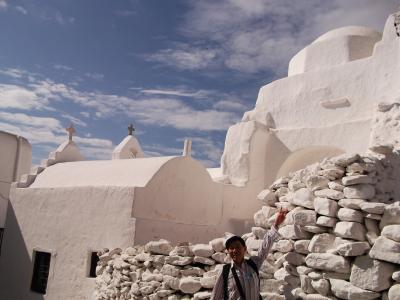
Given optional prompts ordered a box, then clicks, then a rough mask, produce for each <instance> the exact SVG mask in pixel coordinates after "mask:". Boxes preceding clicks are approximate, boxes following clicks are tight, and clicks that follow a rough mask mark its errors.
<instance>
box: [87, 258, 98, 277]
mask: <svg viewBox="0 0 400 300" xmlns="http://www.w3.org/2000/svg"><path fill="white" fill-rule="evenodd" d="M98 262H99V257H98V256H97V252H92V253H91V254H90V270H89V277H92V278H95V277H96V267H97V263H98Z"/></svg>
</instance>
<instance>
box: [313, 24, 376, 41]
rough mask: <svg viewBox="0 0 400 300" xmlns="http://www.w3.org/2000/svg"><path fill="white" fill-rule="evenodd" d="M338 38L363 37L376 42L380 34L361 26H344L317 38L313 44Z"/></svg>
mask: <svg viewBox="0 0 400 300" xmlns="http://www.w3.org/2000/svg"><path fill="white" fill-rule="evenodd" d="M340 36H363V37H369V38H370V39H371V40H375V41H376V42H377V41H380V40H381V39H382V33H380V32H378V31H376V30H373V29H371V28H368V27H363V26H346V27H341V28H337V29H334V30H331V31H328V32H327V33H324V34H323V35H321V36H320V37H319V38H317V39H316V40H315V41H314V42H313V44H314V43H317V42H321V41H325V40H330V39H334V38H337V37H340Z"/></svg>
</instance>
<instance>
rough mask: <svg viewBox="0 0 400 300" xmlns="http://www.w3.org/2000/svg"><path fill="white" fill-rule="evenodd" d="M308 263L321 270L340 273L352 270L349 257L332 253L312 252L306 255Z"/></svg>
mask: <svg viewBox="0 0 400 300" xmlns="http://www.w3.org/2000/svg"><path fill="white" fill-rule="evenodd" d="M306 264H307V266H309V267H311V268H315V269H320V270H326V271H334V272H338V273H348V272H350V263H349V261H348V260H347V259H345V258H344V257H342V256H339V255H334V254H330V253H310V254H308V255H307V257H306Z"/></svg>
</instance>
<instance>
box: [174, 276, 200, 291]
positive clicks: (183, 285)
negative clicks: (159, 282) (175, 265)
mask: <svg viewBox="0 0 400 300" xmlns="http://www.w3.org/2000/svg"><path fill="white" fill-rule="evenodd" d="M179 289H180V290H181V291H182V292H184V293H187V294H194V293H196V292H198V291H199V290H200V289H201V283H200V280H199V279H198V278H194V277H190V276H189V277H183V278H181V279H180V281H179Z"/></svg>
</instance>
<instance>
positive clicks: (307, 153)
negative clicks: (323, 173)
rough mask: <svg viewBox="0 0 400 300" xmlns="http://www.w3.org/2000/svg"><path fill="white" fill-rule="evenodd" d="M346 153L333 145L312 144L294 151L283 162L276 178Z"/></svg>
mask: <svg viewBox="0 0 400 300" xmlns="http://www.w3.org/2000/svg"><path fill="white" fill-rule="evenodd" d="M343 153H345V151H343V150H342V149H339V148H336V147H332V146H310V147H306V148H302V149H299V150H296V151H294V152H292V153H291V154H290V155H289V156H288V157H287V158H286V160H285V161H284V162H283V164H282V165H281V167H280V168H279V171H278V173H277V175H276V178H279V177H282V176H286V175H288V174H289V173H290V172H294V171H297V170H300V169H303V168H305V167H306V166H308V165H311V164H313V163H315V162H318V161H321V160H323V159H324V158H327V157H333V156H337V155H340V154H343Z"/></svg>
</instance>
